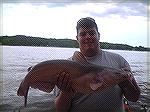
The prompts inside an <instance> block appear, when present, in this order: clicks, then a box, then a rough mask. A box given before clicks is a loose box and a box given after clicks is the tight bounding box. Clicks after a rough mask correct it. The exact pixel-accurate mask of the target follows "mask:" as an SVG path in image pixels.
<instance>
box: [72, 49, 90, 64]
mask: <svg viewBox="0 0 150 112" xmlns="http://www.w3.org/2000/svg"><path fill="white" fill-rule="evenodd" d="M72 59H73V61H76V62H79V63H81V64H87V63H88V61H87V59H86V57H85V56H84V55H83V54H82V53H81V52H79V51H75V52H74V54H73V58H72Z"/></svg>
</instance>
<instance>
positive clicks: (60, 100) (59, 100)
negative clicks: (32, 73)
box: [55, 91, 73, 112]
mask: <svg viewBox="0 0 150 112" xmlns="http://www.w3.org/2000/svg"><path fill="white" fill-rule="evenodd" d="M72 95H73V93H71V92H66V91H61V92H60V94H59V96H57V97H56V99H55V106H56V112H68V111H69V109H70V106H71V99H72Z"/></svg>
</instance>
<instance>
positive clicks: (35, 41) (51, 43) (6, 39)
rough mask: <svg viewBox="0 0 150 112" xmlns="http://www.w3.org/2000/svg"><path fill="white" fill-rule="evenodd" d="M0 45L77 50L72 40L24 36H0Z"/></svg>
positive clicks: (105, 45)
mask: <svg viewBox="0 0 150 112" xmlns="http://www.w3.org/2000/svg"><path fill="white" fill-rule="evenodd" d="M0 45H6V46H35V47H64V48H79V45H78V43H77V41H76V40H72V39H55V38H49V39H46V38H41V37H31V36H25V35H15V36H0ZM100 47H101V48H102V49H109V50H128V51H150V48H148V47H143V46H138V47H137V46H135V47H133V46H130V45H127V44H114V43H107V42H100Z"/></svg>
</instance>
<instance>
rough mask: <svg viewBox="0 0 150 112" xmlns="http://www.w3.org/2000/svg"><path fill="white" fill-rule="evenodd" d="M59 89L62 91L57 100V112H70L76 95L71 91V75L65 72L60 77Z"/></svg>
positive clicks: (58, 81)
mask: <svg viewBox="0 0 150 112" xmlns="http://www.w3.org/2000/svg"><path fill="white" fill-rule="evenodd" d="M57 87H58V88H59V89H60V90H61V92H60V94H59V95H58V96H57V97H56V99H55V107H56V112H68V111H69V109H70V106H71V99H72V96H73V95H74V93H73V91H72V89H71V80H70V75H69V74H67V73H65V72H63V73H61V74H59V75H58V79H57Z"/></svg>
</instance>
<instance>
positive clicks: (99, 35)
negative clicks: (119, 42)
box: [98, 32, 100, 40]
mask: <svg viewBox="0 0 150 112" xmlns="http://www.w3.org/2000/svg"><path fill="white" fill-rule="evenodd" d="M98 40H100V33H99V32H98Z"/></svg>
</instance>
